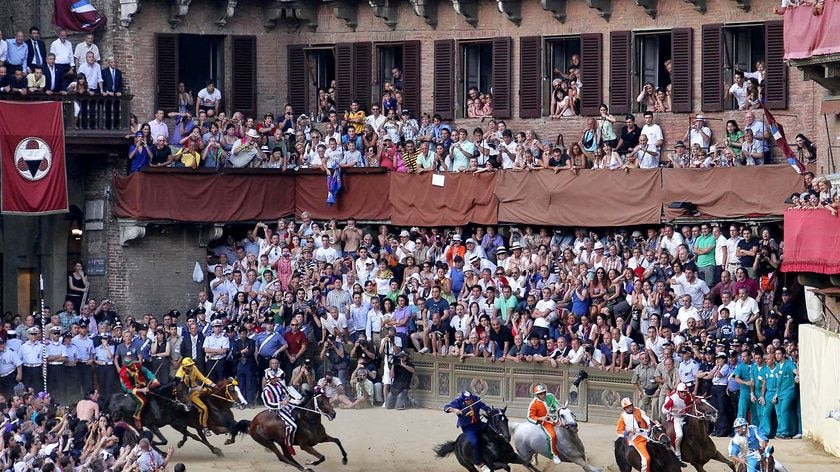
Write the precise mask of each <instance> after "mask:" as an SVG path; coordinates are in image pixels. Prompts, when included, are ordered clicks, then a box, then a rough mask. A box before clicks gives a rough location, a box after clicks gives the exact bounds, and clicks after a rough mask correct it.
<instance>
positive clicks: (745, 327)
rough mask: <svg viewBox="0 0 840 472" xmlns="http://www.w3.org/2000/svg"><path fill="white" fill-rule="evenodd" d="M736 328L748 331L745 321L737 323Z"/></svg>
mask: <svg viewBox="0 0 840 472" xmlns="http://www.w3.org/2000/svg"><path fill="white" fill-rule="evenodd" d="M735 327H736V328H743V329H747V324H746V323H744V322H743V321H736V322H735Z"/></svg>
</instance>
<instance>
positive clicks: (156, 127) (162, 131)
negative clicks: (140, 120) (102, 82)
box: [88, 80, 169, 140]
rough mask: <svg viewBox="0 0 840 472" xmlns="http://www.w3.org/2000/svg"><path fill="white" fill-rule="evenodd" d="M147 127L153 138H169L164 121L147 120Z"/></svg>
mask: <svg viewBox="0 0 840 472" xmlns="http://www.w3.org/2000/svg"><path fill="white" fill-rule="evenodd" d="M88 82H90V80H88ZM149 128H151V132H152V137H153V138H155V139H157V137H158V136H163V137H164V138H166V139H167V140H169V126H167V125H166V122H165V121H161V122H158V121H157V120H152V121H150V122H149Z"/></svg>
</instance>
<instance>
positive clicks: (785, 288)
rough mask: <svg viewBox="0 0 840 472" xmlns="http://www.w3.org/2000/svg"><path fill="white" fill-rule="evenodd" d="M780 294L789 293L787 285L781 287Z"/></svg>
mask: <svg viewBox="0 0 840 472" xmlns="http://www.w3.org/2000/svg"><path fill="white" fill-rule="evenodd" d="M782 295H790V290H788V288H787V287H782Z"/></svg>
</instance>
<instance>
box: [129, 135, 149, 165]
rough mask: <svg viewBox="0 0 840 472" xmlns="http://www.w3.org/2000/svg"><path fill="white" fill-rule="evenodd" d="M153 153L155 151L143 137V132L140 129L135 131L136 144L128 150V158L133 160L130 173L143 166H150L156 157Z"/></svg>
mask: <svg viewBox="0 0 840 472" xmlns="http://www.w3.org/2000/svg"><path fill="white" fill-rule="evenodd" d="M152 153H153V151H152V150H151V149H150V148H149V146H148V145H147V144H146V141H145V140H144V139H143V133H142V132H140V131H138V132H137V133H135V135H134V144H132V145H131V147H130V148H129V150H128V160H129V161H131V168H130V170H129V173H131V172H137V171H139V170H140V169H142V168H143V167H146V166H148V165H149V164H150V163H151V162H152V159H153V157H154V156H153V154H152ZM155 155H156V153H155Z"/></svg>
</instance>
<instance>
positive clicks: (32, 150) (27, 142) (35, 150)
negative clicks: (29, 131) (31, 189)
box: [14, 137, 53, 182]
mask: <svg viewBox="0 0 840 472" xmlns="http://www.w3.org/2000/svg"><path fill="white" fill-rule="evenodd" d="M14 158H15V168H16V169H17V171H18V173H19V174H20V175H21V177H23V178H24V179H26V180H29V181H31V182H35V181H38V180H41V179H43V178H44V177H46V176H47V174H49V173H50V169H52V162H53V154H52V150H51V149H50V146H49V145H48V144H47V143H46V142H45V141H44V140H43V139H41V138H32V137H30V138H23V139H21V140H20V142H19V143H18V145H17V147H16V148H15V157H14Z"/></svg>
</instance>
